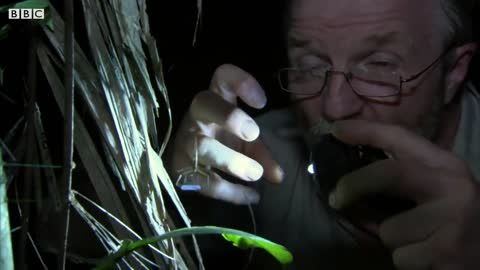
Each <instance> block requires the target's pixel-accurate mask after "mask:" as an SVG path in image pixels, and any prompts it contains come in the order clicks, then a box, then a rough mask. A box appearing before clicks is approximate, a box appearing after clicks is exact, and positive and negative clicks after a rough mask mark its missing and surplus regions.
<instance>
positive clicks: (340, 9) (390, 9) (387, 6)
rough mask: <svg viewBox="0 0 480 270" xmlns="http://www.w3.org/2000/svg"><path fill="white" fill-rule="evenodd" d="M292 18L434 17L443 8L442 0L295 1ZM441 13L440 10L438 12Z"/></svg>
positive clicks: (329, 21)
mask: <svg viewBox="0 0 480 270" xmlns="http://www.w3.org/2000/svg"><path fill="white" fill-rule="evenodd" d="M291 1H292V6H291V8H292V10H291V11H292V15H293V16H292V17H293V18H292V19H293V20H298V19H300V20H302V19H306V18H315V19H317V20H321V21H324V22H325V23H332V24H333V23H335V22H338V21H348V20H349V19H352V20H355V19H356V20H359V19H360V20H361V19H363V20H368V19H372V18H376V17H379V18H381V17H392V16H395V17H403V18H409V17H410V18H414V17H417V18H418V16H422V17H423V16H431V15H433V14H435V13H437V11H438V10H440V7H441V5H440V1H439V0H291ZM437 14H438V13H437Z"/></svg>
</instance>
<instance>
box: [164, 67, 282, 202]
mask: <svg viewBox="0 0 480 270" xmlns="http://www.w3.org/2000/svg"><path fill="white" fill-rule="evenodd" d="M237 98H240V99H241V100H242V101H243V102H245V103H246V104H247V105H249V106H251V107H253V108H256V109H261V108H263V107H264V106H265V104H266V102H267V100H266V97H265V93H264V91H263V89H262V88H261V86H260V85H259V84H258V82H257V81H256V80H255V79H254V78H253V77H252V76H251V75H250V74H248V73H246V72H245V71H243V70H241V69H240V68H238V67H235V66H233V65H222V66H220V67H219V68H217V70H216V71H215V73H214V75H213V78H212V81H211V83H210V87H209V90H207V91H202V92H199V93H198V94H196V95H195V97H194V99H193V101H192V104H191V106H190V110H189V113H188V115H186V116H185V118H184V119H183V121H182V123H181V126H180V128H179V130H178V132H177V134H176V136H175V138H176V139H175V142H174V146H173V148H172V150H173V151H172V152H171V155H170V156H171V157H170V162H168V164H167V166H168V167H169V169H170V171H171V172H172V173H173V174H174V176H175V177H178V175H179V173H178V172H179V171H180V170H181V169H183V168H186V167H191V166H192V164H193V163H194V159H195V152H197V154H198V163H199V164H200V165H201V166H211V167H212V168H215V169H218V170H220V171H222V172H224V173H227V174H229V175H233V176H235V177H237V178H239V179H242V180H244V181H247V182H251V181H257V180H258V179H260V178H261V177H262V176H263V175H264V176H265V178H266V179H267V180H269V181H272V182H280V181H281V178H282V176H283V175H282V174H283V173H282V170H281V169H280V167H279V166H278V164H277V163H276V162H275V161H274V159H273V158H272V157H271V154H270V152H269V151H268V149H267V147H266V146H265V145H264V143H263V142H262V141H261V140H260V139H259V138H258V137H259V134H260V129H259V127H258V125H257V124H256V123H255V121H254V120H253V119H252V118H251V117H250V116H249V115H247V113H245V112H244V111H243V110H241V109H240V108H238V107H237ZM195 141H196V142H195ZM195 144H196V146H195ZM195 148H196V149H195ZM200 193H202V194H203V195H206V196H209V197H212V198H215V199H220V200H224V201H228V202H232V203H235V204H247V203H256V202H258V200H259V196H258V194H257V193H256V192H255V191H254V190H253V189H252V188H249V187H247V186H245V185H241V184H234V183H231V182H229V181H227V180H225V179H223V178H222V177H221V176H220V175H219V174H217V173H215V172H213V171H209V184H208V185H205V186H203V187H202V189H201V190H200Z"/></svg>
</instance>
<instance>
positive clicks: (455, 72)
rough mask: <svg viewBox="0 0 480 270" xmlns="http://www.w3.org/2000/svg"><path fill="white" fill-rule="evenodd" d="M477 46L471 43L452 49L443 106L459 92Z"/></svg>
mask: <svg viewBox="0 0 480 270" xmlns="http://www.w3.org/2000/svg"><path fill="white" fill-rule="evenodd" d="M477 47H478V44H477V43H474V42H471V43H467V44H464V45H461V46H458V47H456V48H455V49H453V51H452V53H451V58H450V59H451V62H450V66H449V68H448V72H447V77H446V78H445V79H446V81H445V82H446V89H445V95H444V104H449V103H450V102H451V101H452V99H453V98H454V97H455V95H456V94H457V93H458V92H459V91H460V90H461V89H460V88H461V87H462V85H463V83H464V81H465V79H466V77H467V74H468V70H469V67H470V62H471V60H472V58H473V56H474V55H475V52H476V51H477Z"/></svg>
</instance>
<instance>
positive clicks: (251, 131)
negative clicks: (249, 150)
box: [240, 120, 260, 141]
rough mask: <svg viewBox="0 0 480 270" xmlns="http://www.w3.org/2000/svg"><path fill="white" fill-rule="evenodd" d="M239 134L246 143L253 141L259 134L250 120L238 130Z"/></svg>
mask: <svg viewBox="0 0 480 270" xmlns="http://www.w3.org/2000/svg"><path fill="white" fill-rule="evenodd" d="M240 132H241V133H242V136H243V138H244V139H245V140H247V141H253V140H255V139H256V138H257V137H258V135H259V134H260V130H259V129H258V126H257V124H255V122H253V121H252V120H247V121H245V122H244V123H243V124H242V127H241V128H240Z"/></svg>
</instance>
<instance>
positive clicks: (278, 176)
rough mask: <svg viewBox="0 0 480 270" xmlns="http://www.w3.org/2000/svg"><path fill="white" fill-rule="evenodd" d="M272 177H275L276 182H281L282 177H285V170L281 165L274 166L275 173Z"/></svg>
mask: <svg viewBox="0 0 480 270" xmlns="http://www.w3.org/2000/svg"><path fill="white" fill-rule="evenodd" d="M274 177H275V181H276V182H277V183H281V182H283V178H284V177H285V172H284V171H283V169H282V167H280V166H277V167H276V168H275V175H274Z"/></svg>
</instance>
